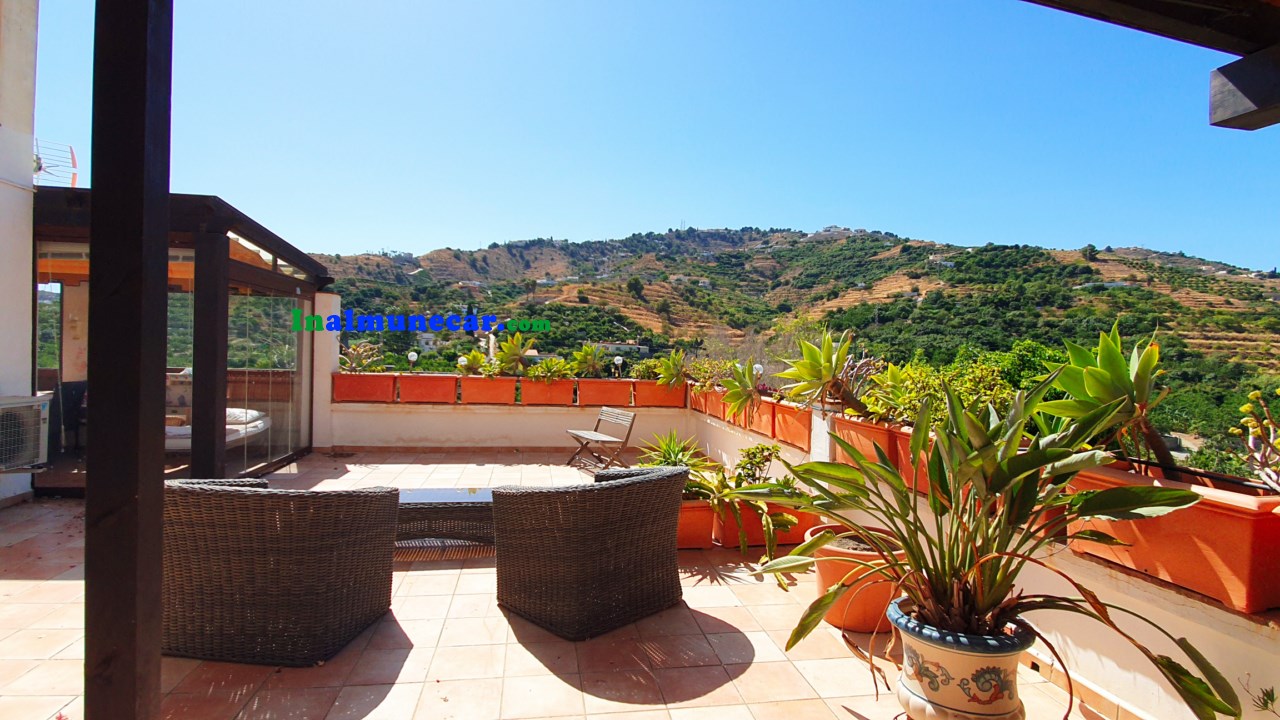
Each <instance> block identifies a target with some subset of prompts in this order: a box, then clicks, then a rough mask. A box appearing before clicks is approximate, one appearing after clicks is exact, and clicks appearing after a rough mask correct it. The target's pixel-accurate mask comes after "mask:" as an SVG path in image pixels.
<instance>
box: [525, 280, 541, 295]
mask: <svg viewBox="0 0 1280 720" xmlns="http://www.w3.org/2000/svg"><path fill="white" fill-rule="evenodd" d="M522 284H523V285H524V294H525V295H526V296H528V297H529V298H532V297H533V293H534V291H535V290H537V289H538V281H537V280H534V279H532V278H529V279H526V280H525V281H524V283H522Z"/></svg>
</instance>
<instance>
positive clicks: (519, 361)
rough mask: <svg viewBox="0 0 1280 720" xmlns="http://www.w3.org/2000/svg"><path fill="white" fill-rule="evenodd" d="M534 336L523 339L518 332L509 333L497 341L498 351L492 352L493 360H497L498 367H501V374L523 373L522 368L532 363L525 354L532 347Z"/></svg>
mask: <svg viewBox="0 0 1280 720" xmlns="http://www.w3.org/2000/svg"><path fill="white" fill-rule="evenodd" d="M533 343H534V338H529V339H528V340H525V339H524V336H523V335H521V334H520V333H518V332H517V333H511V334H510V335H508V336H507V339H506V340H503V341H502V342H500V343H498V351H497V352H496V353H494V360H497V361H498V367H499V368H501V370H502V374H503V375H523V374H524V369H525V368H527V367H529V365H530V364H532V362H533V361H532V360H531V359H530V358H529V357H528V355H526V354H525V353H527V352H528V351H530V350H532V349H533Z"/></svg>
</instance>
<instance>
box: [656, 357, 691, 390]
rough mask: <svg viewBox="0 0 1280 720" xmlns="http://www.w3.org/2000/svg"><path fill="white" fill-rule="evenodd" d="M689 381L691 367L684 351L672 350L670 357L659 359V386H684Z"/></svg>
mask: <svg viewBox="0 0 1280 720" xmlns="http://www.w3.org/2000/svg"><path fill="white" fill-rule="evenodd" d="M688 379H689V367H688V365H687V364H686V363H685V358H684V351H683V350H672V351H671V354H670V355H667V356H666V357H661V358H658V384H659V385H683V384H684V383H685V381H687V380H688Z"/></svg>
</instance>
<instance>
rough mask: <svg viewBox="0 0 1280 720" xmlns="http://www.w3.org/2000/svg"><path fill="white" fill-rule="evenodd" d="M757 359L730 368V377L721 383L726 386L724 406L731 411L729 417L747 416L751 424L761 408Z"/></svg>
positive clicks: (746, 418) (747, 420)
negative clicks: (757, 410) (757, 409)
mask: <svg viewBox="0 0 1280 720" xmlns="http://www.w3.org/2000/svg"><path fill="white" fill-rule="evenodd" d="M755 366H756V359H755V358H747V361H746V362H745V363H738V364H735V365H733V366H731V367H730V368H729V377H726V378H724V379H723V380H721V381H720V383H721V384H722V385H724V404H725V405H726V406H727V408H728V410H729V417H732V418H736V417H738V416H739V415H742V416H745V420H746V422H748V423H750V422H751V419H752V418H753V417H754V416H755V413H756V408H757V407H759V406H760V401H761V399H762V398H761V395H760V384H761V378H760V373H758V372H756V367H755Z"/></svg>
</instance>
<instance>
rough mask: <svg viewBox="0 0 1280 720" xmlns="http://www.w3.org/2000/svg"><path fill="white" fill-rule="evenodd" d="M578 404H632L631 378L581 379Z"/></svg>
mask: <svg viewBox="0 0 1280 720" xmlns="http://www.w3.org/2000/svg"><path fill="white" fill-rule="evenodd" d="M578 404H579V405H583V406H587V405H608V406H610V407H630V406H631V381H630V380H579V381H578Z"/></svg>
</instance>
